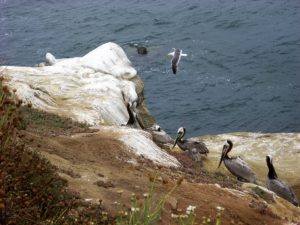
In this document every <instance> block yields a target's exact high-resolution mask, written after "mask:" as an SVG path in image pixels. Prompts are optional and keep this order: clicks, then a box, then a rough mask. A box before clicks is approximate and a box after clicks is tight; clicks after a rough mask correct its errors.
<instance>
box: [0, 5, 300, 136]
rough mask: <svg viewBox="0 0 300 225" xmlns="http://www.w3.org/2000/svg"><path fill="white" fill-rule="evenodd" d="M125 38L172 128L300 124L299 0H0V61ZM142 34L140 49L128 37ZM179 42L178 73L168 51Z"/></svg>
mask: <svg viewBox="0 0 300 225" xmlns="http://www.w3.org/2000/svg"><path fill="white" fill-rule="evenodd" d="M108 41H113V42H116V43H118V44H119V45H121V46H122V47H123V48H124V50H125V52H126V53H127V55H128V57H129V58H130V60H131V61H132V63H133V65H134V67H135V68H136V69H137V70H138V72H139V74H140V75H141V77H142V78H143V80H144V82H145V95H146V101H147V103H148V107H149V109H150V111H151V112H152V114H153V115H154V116H155V118H156V120H157V122H158V123H159V124H160V125H161V126H162V127H163V128H164V129H165V130H167V131H168V132H170V133H171V134H172V135H173V136H174V135H175V133H176V131H177V129H178V127H179V126H185V127H186V128H187V134H188V136H198V135H203V134H216V133H225V132H234V131H255V132H299V131H300V1H299V0H280V1H279V0H278V1H274V0H260V1H254V0H253V1H250V0H248V1H245V0H218V1H217V0H198V1H196V0H169V1H164V0H156V1H139V0H135V1H134V0H126V1H124V0H116V1H113V0H107V1H100V0H85V1H82V0H72V1H70V0H66V1H53V0H48V1H46V0H44V1H38V0H34V1H29V0H27V1H25V0H0V61H1V63H2V64H8V65H26V66H28V65H33V64H35V63H38V62H41V61H43V60H44V56H45V53H46V52H51V53H53V54H54V55H55V56H56V57H57V58H62V57H74V56H82V55H84V54H86V53H87V52H89V51H90V50H92V49H94V48H96V47H97V46H98V45H100V44H102V43H105V42H108ZM134 43H137V44H142V45H144V46H146V47H147V48H148V50H149V54H148V55H146V56H141V55H138V54H137V53H136V49H135V48H133V47H131V44H134ZM173 47H175V48H181V49H183V51H184V53H187V54H188V57H185V58H182V60H181V62H180V65H179V69H178V74H177V75H176V76H174V75H173V74H172V72H171V70H170V58H168V57H167V53H169V52H171V50H172V48H173Z"/></svg>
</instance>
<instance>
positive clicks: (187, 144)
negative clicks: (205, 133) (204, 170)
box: [172, 127, 209, 161]
mask: <svg viewBox="0 0 300 225" xmlns="http://www.w3.org/2000/svg"><path fill="white" fill-rule="evenodd" d="M185 131H186V129H185V128H184V127H180V128H179V129H178V131H177V137H176V140H175V143H174V145H173V147H172V148H174V147H175V145H176V144H177V145H178V147H179V148H180V149H181V150H183V151H188V153H189V155H190V156H191V158H192V159H193V160H195V161H201V156H200V154H205V155H207V153H209V151H208V149H207V147H206V145H205V144H204V143H203V142H201V141H192V140H185V139H183V137H184V135H185Z"/></svg>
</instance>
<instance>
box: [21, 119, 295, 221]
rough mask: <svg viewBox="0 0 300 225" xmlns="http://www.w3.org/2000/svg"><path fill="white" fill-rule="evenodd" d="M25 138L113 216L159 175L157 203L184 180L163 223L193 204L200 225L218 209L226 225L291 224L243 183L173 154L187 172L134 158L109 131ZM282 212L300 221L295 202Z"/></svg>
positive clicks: (46, 131)
mask: <svg viewBox="0 0 300 225" xmlns="http://www.w3.org/2000/svg"><path fill="white" fill-rule="evenodd" d="M22 133H23V135H22V139H23V140H24V142H25V143H26V146H27V147H28V148H30V149H34V150H38V151H39V152H41V154H42V155H43V156H45V157H46V158H47V159H49V160H50V161H51V163H52V164H54V165H56V166H57V167H58V169H59V171H60V174H61V176H62V177H64V178H65V179H67V180H68V182H69V188H70V189H71V190H73V191H76V192H79V194H80V196H81V197H82V198H84V199H86V200H87V201H92V202H98V201H102V202H103V204H104V206H105V207H106V209H107V210H108V211H109V212H111V213H114V212H116V207H115V202H120V203H125V204H127V206H128V207H129V205H128V203H130V197H131V195H132V193H135V194H136V195H138V196H143V194H144V193H146V192H147V190H148V185H149V176H150V177H155V176H156V175H157V176H158V177H159V178H160V180H161V184H159V185H157V187H156V191H155V192H156V193H157V194H156V197H155V198H156V199H157V201H158V200H159V199H160V198H161V197H162V196H163V195H164V194H165V193H166V192H167V191H168V190H170V189H171V188H172V187H174V185H176V182H177V181H178V180H180V179H181V178H183V182H182V184H181V185H180V186H179V187H178V188H177V189H176V190H175V192H174V193H173V194H172V195H171V196H170V197H169V198H168V199H167V203H166V205H165V209H164V211H163V214H162V222H161V224H172V220H171V213H183V212H184V211H185V209H186V207H187V206H188V205H193V206H196V207H197V208H196V214H197V218H198V220H199V221H200V220H201V218H202V217H203V216H206V217H208V216H210V217H212V218H214V217H215V214H216V207H217V206H222V207H224V208H225V211H224V213H223V216H222V224H249V225H250V224H251V225H254V224H270V225H271V224H288V223H287V222H288V220H282V218H280V217H279V216H278V215H276V214H274V213H273V212H272V211H271V207H270V206H268V205H267V204H266V203H265V202H263V201H262V200H261V199H259V198H258V197H255V196H253V195H251V194H248V193H245V192H243V191H241V187H240V186H241V185H240V183H238V182H237V181H235V180H233V179H231V178H230V177H227V176H225V175H223V174H222V173H207V172H205V171H203V170H202V169H201V167H200V166H199V165H196V164H195V163H193V162H191V161H190V160H189V159H188V158H187V157H186V156H185V155H183V154H178V153H172V154H173V155H175V156H176V157H177V158H178V160H179V161H180V162H181V163H182V164H183V165H184V166H185V168H164V167H160V168H157V166H156V165H155V164H153V163H152V162H151V161H149V160H147V159H145V158H143V157H137V156H136V155H134V154H132V153H131V152H130V151H128V149H127V147H126V146H125V145H124V143H122V142H121V141H119V140H118V139H117V138H116V136H115V134H114V133H111V132H108V131H107V130H105V129H104V130H101V129H100V130H98V131H97V130H89V129H86V128H84V127H78V126H75V125H71V126H67V127H64V128H61V127H53V126H50V125H49V126H46V127H43V126H42V125H41V126H37V125H36V124H31V125H29V126H28V129H27V130H26V131H23V132H22ZM217 184H218V185H217ZM220 186H222V187H224V188H221V187H220ZM120 192H122V193H120ZM141 198H142V197H141ZM276 204H277V203H274V204H273V206H274V207H277V206H276ZM273 206H272V207H273ZM280 207H281V208H280V210H281V215H282V214H284V215H285V217H287V218H289V220H290V221H294V222H298V221H300V210H299V208H298V209H297V208H296V207H294V206H292V205H291V204H289V203H284V207H283V208H282V206H280ZM284 210H285V211H284Z"/></svg>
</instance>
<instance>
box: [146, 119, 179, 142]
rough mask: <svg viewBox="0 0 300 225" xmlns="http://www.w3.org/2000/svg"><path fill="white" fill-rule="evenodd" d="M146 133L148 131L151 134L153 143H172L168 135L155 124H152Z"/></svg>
mask: <svg viewBox="0 0 300 225" xmlns="http://www.w3.org/2000/svg"><path fill="white" fill-rule="evenodd" d="M147 131H149V132H150V133H151V134H152V138H153V141H154V142H155V143H159V144H172V143H173V139H172V138H171V137H170V135H168V134H167V133H166V132H165V131H164V130H162V129H161V127H160V126H159V125H157V124H154V125H153V126H152V127H150V128H148V129H147Z"/></svg>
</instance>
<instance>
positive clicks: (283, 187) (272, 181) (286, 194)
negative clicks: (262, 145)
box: [266, 155, 299, 206]
mask: <svg viewBox="0 0 300 225" xmlns="http://www.w3.org/2000/svg"><path fill="white" fill-rule="evenodd" d="M266 161H267V166H268V168H269V172H268V177H267V182H266V183H267V188H268V189H269V190H271V191H273V192H275V193H276V194H277V195H278V196H280V197H281V198H284V199H286V200H287V201H289V202H291V203H293V204H294V205H295V206H299V201H298V199H297V197H296V195H295V193H294V192H293V190H292V189H291V188H290V187H289V186H288V185H287V184H285V183H284V182H282V181H281V180H279V179H278V177H277V174H276V171H275V168H274V166H273V163H272V157H271V156H270V155H267V156H266Z"/></svg>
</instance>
